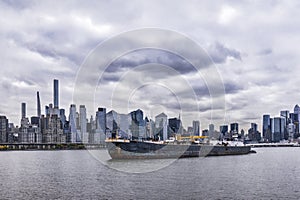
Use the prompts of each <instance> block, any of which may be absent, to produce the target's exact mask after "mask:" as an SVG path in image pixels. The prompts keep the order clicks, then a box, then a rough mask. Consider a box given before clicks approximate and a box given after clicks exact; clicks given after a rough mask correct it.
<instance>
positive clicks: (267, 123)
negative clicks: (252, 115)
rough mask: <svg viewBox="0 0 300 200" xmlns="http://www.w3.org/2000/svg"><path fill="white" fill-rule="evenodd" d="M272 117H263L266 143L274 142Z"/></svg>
mask: <svg viewBox="0 0 300 200" xmlns="http://www.w3.org/2000/svg"><path fill="white" fill-rule="evenodd" d="M270 119H271V118H270V115H268V114H266V115H263V123H262V132H263V138H264V141H265V142H271V141H272V132H271V120H270Z"/></svg>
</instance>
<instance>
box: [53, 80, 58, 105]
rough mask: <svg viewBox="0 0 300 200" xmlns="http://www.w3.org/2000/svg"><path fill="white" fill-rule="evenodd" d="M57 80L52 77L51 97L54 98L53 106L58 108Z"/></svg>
mask: <svg viewBox="0 0 300 200" xmlns="http://www.w3.org/2000/svg"><path fill="white" fill-rule="evenodd" d="M58 98H59V94H58V80H57V79H54V81H53V99H54V108H58Z"/></svg>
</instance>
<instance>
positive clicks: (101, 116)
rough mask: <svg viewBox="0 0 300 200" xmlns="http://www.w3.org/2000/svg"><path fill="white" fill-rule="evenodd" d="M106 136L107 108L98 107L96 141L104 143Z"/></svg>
mask: <svg viewBox="0 0 300 200" xmlns="http://www.w3.org/2000/svg"><path fill="white" fill-rule="evenodd" d="M105 138H106V108H98V111H97V112H96V131H95V134H94V142H95V143H104V141H105Z"/></svg>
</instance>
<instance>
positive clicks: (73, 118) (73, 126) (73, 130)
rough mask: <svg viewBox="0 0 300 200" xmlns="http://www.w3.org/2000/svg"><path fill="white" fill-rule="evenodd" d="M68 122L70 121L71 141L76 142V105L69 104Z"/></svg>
mask: <svg viewBox="0 0 300 200" xmlns="http://www.w3.org/2000/svg"><path fill="white" fill-rule="evenodd" d="M69 123H70V132H71V142H72V143H76V135H77V129H76V105H75V104H71V106H70V114H69Z"/></svg>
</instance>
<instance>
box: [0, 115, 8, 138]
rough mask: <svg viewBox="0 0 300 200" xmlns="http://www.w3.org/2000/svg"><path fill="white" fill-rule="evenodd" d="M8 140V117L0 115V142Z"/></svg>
mask: <svg viewBox="0 0 300 200" xmlns="http://www.w3.org/2000/svg"><path fill="white" fill-rule="evenodd" d="M5 142H8V119H7V118H6V117H5V116H0V143H5Z"/></svg>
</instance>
